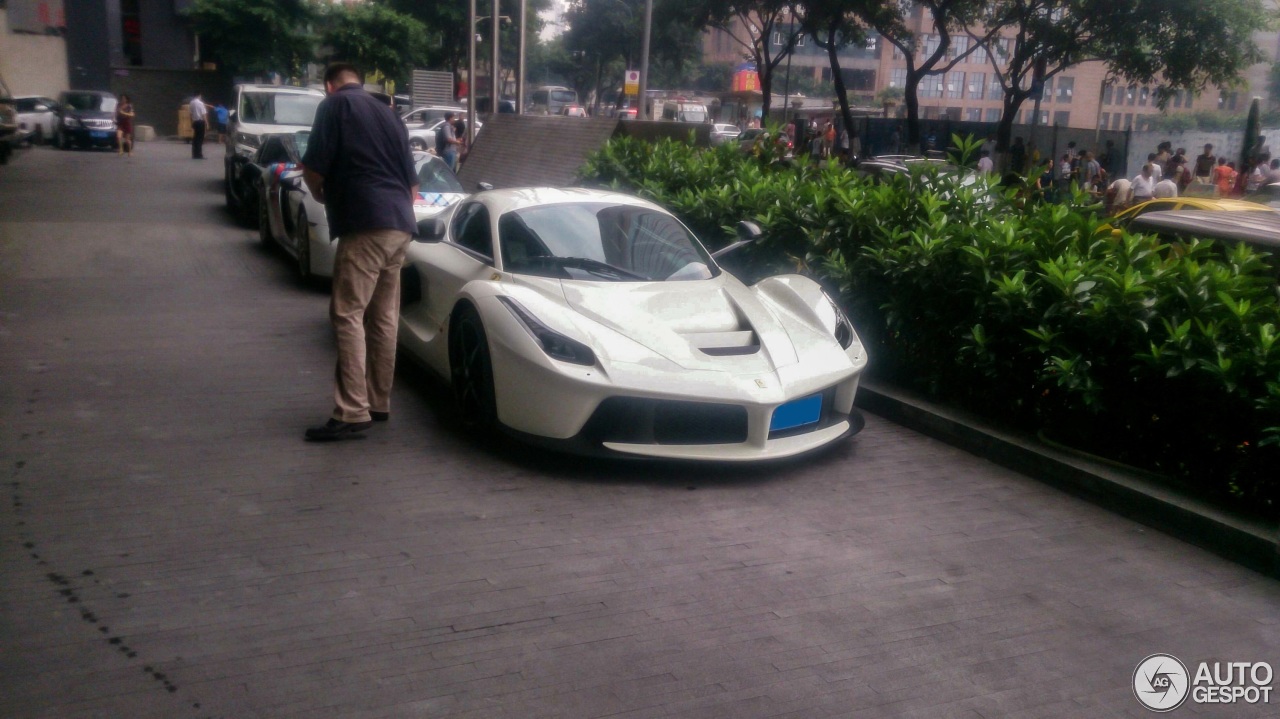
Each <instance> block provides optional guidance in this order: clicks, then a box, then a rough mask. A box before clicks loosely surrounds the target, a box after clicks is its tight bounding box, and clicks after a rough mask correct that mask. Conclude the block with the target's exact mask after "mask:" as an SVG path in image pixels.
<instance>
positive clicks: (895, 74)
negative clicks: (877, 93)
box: [889, 67, 907, 87]
mask: <svg viewBox="0 0 1280 719" xmlns="http://www.w3.org/2000/svg"><path fill="white" fill-rule="evenodd" d="M906 86H907V68H905V67H895V68H893V71H892V72H891V74H890V75H889V87H906Z"/></svg>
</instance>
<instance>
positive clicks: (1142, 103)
mask: <svg viewBox="0 0 1280 719" xmlns="http://www.w3.org/2000/svg"><path fill="white" fill-rule="evenodd" d="M1150 97H1151V88H1149V87H1143V88H1142V89H1141V90H1139V91H1138V107H1146V106H1147V100H1148V99H1150Z"/></svg>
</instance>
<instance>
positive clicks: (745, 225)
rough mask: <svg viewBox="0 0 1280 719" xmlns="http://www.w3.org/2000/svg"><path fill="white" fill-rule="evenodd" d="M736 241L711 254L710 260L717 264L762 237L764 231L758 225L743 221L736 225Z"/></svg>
mask: <svg viewBox="0 0 1280 719" xmlns="http://www.w3.org/2000/svg"><path fill="white" fill-rule="evenodd" d="M737 234H738V241H737V242H735V243H733V244H731V245H729V246H727V247H722V248H720V249H719V250H716V251H715V252H712V253H711V259H713V260H716V261H717V262H718V261H720V260H721V259H723V258H724V257H727V256H728V255H730V254H732V253H734V252H737V251H738V250H740V249H742V248H743V247H746V246H747V245H750V244H752V243H754V242H755V241H756V240H758V239H760V238H761V237H763V236H764V231H762V230H761V229H760V225H757V224H756V223H754V222H752V221H750V220H743V221H741V222H739V223H738V233H737Z"/></svg>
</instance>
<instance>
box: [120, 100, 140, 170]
mask: <svg viewBox="0 0 1280 719" xmlns="http://www.w3.org/2000/svg"><path fill="white" fill-rule="evenodd" d="M135 114H136V113H134V111H133V101H132V100H130V99H129V96H128V95H126V94H123V93H122V94H121V95H120V101H119V102H117V103H116V154H117V155H126V156H128V157H133V117H134V115H135Z"/></svg>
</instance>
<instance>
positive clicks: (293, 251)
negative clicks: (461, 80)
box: [250, 131, 466, 279]
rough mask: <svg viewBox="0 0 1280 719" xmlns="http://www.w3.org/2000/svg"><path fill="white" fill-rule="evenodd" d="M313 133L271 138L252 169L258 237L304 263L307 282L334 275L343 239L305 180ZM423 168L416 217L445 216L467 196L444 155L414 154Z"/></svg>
mask: <svg viewBox="0 0 1280 719" xmlns="http://www.w3.org/2000/svg"><path fill="white" fill-rule="evenodd" d="M310 135H311V133H310V132H309V131H308V132H294V133H286V134H279V135H268V136H267V137H265V138H264V139H263V142H262V147H261V148H260V149H259V150H258V152H257V154H256V155H255V157H254V160H253V162H252V164H251V165H250V167H252V168H253V169H252V170H251V172H253V173H255V174H256V175H257V177H258V179H257V181H256V186H257V188H258V235H259V237H261V239H262V242H263V243H264V244H270V243H272V242H275V243H278V244H279V245H280V246H281V247H283V248H284V249H285V251H286V252H288V253H289V255H290V256H292V257H293V258H294V260H295V261H296V262H297V264H298V274H299V275H300V276H301V277H302V278H303V279H309V278H311V277H332V276H333V258H334V255H335V254H336V252H337V249H338V243H337V238H330V237H329V223H328V220H327V218H326V217H325V212H324V205H321V204H320V203H319V202H316V199H315V198H314V197H312V196H311V191H310V190H308V189H307V186H306V184H305V183H304V182H303V181H302V167H301V165H300V164H299V163H300V160H301V158H302V155H303V154H305V153H306V150H307V138H308V137H310ZM414 161H415V163H416V167H417V170H418V183H419V186H418V198H417V200H415V201H414V205H413V214H414V219H416V220H419V221H421V220H424V219H426V218H429V217H433V216H435V215H438V214H440V213H441V212H443V211H444V210H445V209H446V208H447V207H449V205H452V204H453V203H455V202H457V201H458V200H460V199H462V198H463V197H466V192H465V191H464V190H463V189H462V185H461V184H459V182H458V178H457V176H455V175H454V174H453V171H452V170H450V169H449V166H448V165H446V164H445V163H444V160H441V159H440V158H438V157H435V156H432V155H428V154H426V153H414Z"/></svg>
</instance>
